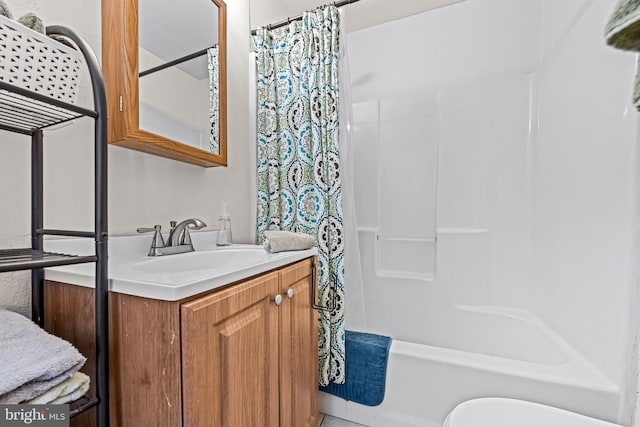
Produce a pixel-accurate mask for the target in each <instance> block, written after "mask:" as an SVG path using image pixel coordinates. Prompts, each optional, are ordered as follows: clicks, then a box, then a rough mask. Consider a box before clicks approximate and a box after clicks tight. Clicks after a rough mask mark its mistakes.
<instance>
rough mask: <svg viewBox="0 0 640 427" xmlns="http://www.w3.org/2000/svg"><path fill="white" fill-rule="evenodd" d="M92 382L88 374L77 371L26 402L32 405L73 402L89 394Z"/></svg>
mask: <svg viewBox="0 0 640 427" xmlns="http://www.w3.org/2000/svg"><path fill="white" fill-rule="evenodd" d="M90 383H91V379H90V378H89V376H88V375H85V374H83V373H82V372H76V373H74V374H73V375H72V376H71V377H70V378H67V379H66V380H64V381H63V382H61V383H60V384H58V385H57V386H55V387H53V388H52V389H50V390H48V391H46V392H44V393H43V394H41V395H40V396H38V397H36V398H34V399H31V400H28V401H26V402H24V403H28V404H31V405H46V404H48V403H53V404H56V405H57V404H62V403H69V402H73V401H74V400H78V399H80V398H81V397H82V396H84V395H85V394H87V391H89V384H90Z"/></svg>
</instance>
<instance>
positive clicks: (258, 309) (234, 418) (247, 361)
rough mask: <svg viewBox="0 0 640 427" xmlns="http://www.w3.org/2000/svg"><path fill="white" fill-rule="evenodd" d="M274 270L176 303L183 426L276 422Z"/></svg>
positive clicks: (266, 426)
mask: <svg viewBox="0 0 640 427" xmlns="http://www.w3.org/2000/svg"><path fill="white" fill-rule="evenodd" d="M278 291H279V289H278V274H277V273H270V274H266V275H264V276H260V277H258V278H256V279H253V280H249V281H247V282H246V283H241V284H238V285H235V286H232V287H230V288H227V289H224V290H222V291H219V292H215V293H214V294H212V295H209V296H205V297H203V298H200V299H198V300H195V301H192V302H189V303H186V304H183V305H182V309H181V316H182V319H181V320H182V340H183V341H182V375H183V408H184V413H183V420H184V426H185V427H196V426H203V427H204V426H206V427H210V426H215V427H222V426H225V427H247V426H252V427H261V426H264V427H270V426H274V427H275V426H278V425H279V420H278V334H279V331H278V313H279V309H278V307H277V306H276V305H275V303H274V302H273V299H274V297H275V296H276V295H277V294H278Z"/></svg>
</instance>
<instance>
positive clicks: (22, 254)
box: [0, 248, 98, 273]
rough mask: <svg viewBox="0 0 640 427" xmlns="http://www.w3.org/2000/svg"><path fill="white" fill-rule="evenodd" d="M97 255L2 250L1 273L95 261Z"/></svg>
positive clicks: (0, 255)
mask: <svg viewBox="0 0 640 427" xmlns="http://www.w3.org/2000/svg"><path fill="white" fill-rule="evenodd" d="M97 259H98V257H96V256H95V255H89V256H77V255H67V254H58V253H54V252H44V251H38V250H34V249H31V248H24V249H2V250H0V273H3V272H7V271H17V270H31V269H34V268H44V267H56V266H60V265H69V264H82V263H85V262H94V261H96V260H97Z"/></svg>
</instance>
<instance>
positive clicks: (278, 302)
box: [273, 294, 282, 305]
mask: <svg viewBox="0 0 640 427" xmlns="http://www.w3.org/2000/svg"><path fill="white" fill-rule="evenodd" d="M273 302H275V303H276V305H280V304H282V295H280V294H278V295H276V296H275V298H274V299H273Z"/></svg>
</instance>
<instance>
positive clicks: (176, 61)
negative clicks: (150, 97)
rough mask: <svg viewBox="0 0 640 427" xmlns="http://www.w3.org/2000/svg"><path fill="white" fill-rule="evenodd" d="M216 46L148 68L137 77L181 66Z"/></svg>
mask: <svg viewBox="0 0 640 427" xmlns="http://www.w3.org/2000/svg"><path fill="white" fill-rule="evenodd" d="M216 46H218V44H217V43H216V44H214V45H213V46H210V47H207V48H205V49H202V50H199V51H197V52H193V53H190V54H189V55H185V56H183V57H181V58H178V59H174V60H173V61H169V62H165V63H164V64H161V65H158V66H157V67H153V68H149V69H148V70H144V71H140V73H138V77H143V76H146V75H147V74H152V73H155V72H156V71H160V70H164V69H165V68H169V67H173V66H174V65H178V64H182V63H183V62H187V61H190V60H192V59H194V58H197V57H199V56H202V55H204V54H206V53H207V51H208V50H209V49H211V48H213V47H216Z"/></svg>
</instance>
